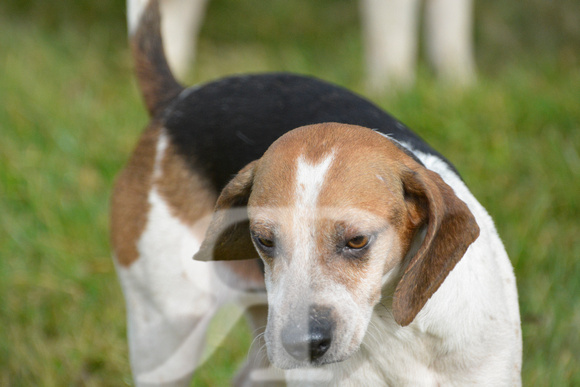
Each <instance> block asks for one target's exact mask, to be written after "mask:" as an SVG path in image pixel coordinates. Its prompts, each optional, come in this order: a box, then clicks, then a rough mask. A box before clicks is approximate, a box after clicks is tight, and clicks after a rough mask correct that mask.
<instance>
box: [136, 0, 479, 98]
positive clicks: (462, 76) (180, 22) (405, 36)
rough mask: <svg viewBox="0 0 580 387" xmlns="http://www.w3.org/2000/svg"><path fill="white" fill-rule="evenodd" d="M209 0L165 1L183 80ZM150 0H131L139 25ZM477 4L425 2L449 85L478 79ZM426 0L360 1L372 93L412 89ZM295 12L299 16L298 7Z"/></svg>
mask: <svg viewBox="0 0 580 387" xmlns="http://www.w3.org/2000/svg"><path fill="white" fill-rule="evenodd" d="M207 2H208V0H162V1H161V11H162V12H161V13H162V18H163V22H162V34H163V36H164V37H165V42H166V43H165V49H166V51H167V57H168V61H169V64H170V66H171V68H172V69H173V71H174V72H175V73H176V75H177V76H178V77H183V76H184V75H185V74H186V73H187V71H188V69H189V68H190V66H191V64H192V62H193V60H194V57H195V51H196V46H197V38H198V34H199V30H200V28H201V25H202V23H203V18H204V16H205V10H206V7H207ZM146 4H147V1H146V0H127V7H128V18H129V19H130V20H129V22H130V23H129V24H133V25H134V24H135V23H136V20H135V19H136V18H137V15H139V14H140V13H141V12H140V11H141V10H142V9H143V8H144V7H145V5H146ZM472 8H473V0H426V1H425V8H424V9H425V17H424V20H425V28H424V31H425V47H426V50H427V58H428V60H429V62H430V64H431V66H432V67H433V69H434V70H435V72H436V73H437V75H438V77H439V78H440V79H442V80H443V81H445V82H449V83H453V84H457V85H468V84H470V83H472V82H473V81H474V79H475V62H474V58H473V43H472V41H473V39H472V35H473V31H472V29H473V21H472V20H473V9H472ZM420 11H421V0H360V13H361V25H362V30H363V40H364V41H363V45H364V48H365V57H366V61H365V62H366V72H367V85H368V89H369V91H371V92H376V93H380V92H383V91H386V90H389V89H399V88H407V87H409V86H411V85H412V84H413V82H414V80H415V67H416V61H417V54H418V53H417V51H418V50H417V49H418V46H419V29H420V28H419V20H421V15H420ZM296 12H300V10H299V9H297V10H296Z"/></svg>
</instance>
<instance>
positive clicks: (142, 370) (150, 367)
mask: <svg viewBox="0 0 580 387" xmlns="http://www.w3.org/2000/svg"><path fill="white" fill-rule="evenodd" d="M149 204H150V211H149V213H148V216H147V218H148V222H147V225H146V227H145V230H144V232H143V234H142V235H141V237H140V239H139V241H138V243H137V248H138V251H139V259H138V260H136V261H135V262H133V263H132V264H131V265H130V266H128V267H125V266H121V265H118V266H117V271H118V275H119V278H120V280H121V285H122V287H123V291H124V295H125V299H126V305H127V314H128V333H129V350H130V356H131V368H132V371H133V377H134V379H135V382H136V385H137V386H182V385H188V383H189V380H190V378H191V376H192V374H193V371H194V370H195V369H196V368H197V367H198V366H199V364H200V361H201V356H202V353H203V351H204V344H205V334H206V330H207V328H208V325H209V323H210V321H211V319H212V317H213V315H214V314H215V312H216V311H217V310H218V309H219V308H220V306H221V305H223V303H224V302H225V301H226V300H227V297H229V294H230V291H229V290H228V289H227V288H225V289H224V286H223V285H222V284H221V282H220V281H219V279H217V276H216V275H215V272H214V267H213V264H212V263H206V262H196V261H193V260H192V256H193V254H194V253H195V252H196V251H197V250H198V249H199V245H200V243H201V239H202V238H203V236H202V235H195V233H194V232H193V231H192V228H191V227H188V226H186V225H185V224H183V223H182V222H181V221H180V220H179V219H177V218H175V217H174V216H173V214H172V212H171V209H170V208H169V207H168V205H167V204H166V202H165V201H164V199H163V198H162V197H161V196H160V195H159V194H158V193H157V190H156V188H153V189H152V191H151V192H150V194H149Z"/></svg>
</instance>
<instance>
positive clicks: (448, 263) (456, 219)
mask: <svg viewBox="0 0 580 387" xmlns="http://www.w3.org/2000/svg"><path fill="white" fill-rule="evenodd" d="M401 180H402V183H403V188H404V192H405V200H406V202H407V207H408V209H409V214H410V215H409V216H410V217H411V221H412V223H414V224H416V225H417V226H421V225H425V224H426V227H427V232H426V235H425V239H424V241H423V243H422V245H421V246H420V247H419V249H418V250H417V253H416V254H415V255H414V256H413V257H411V259H410V260H409V261H408V263H407V264H406V267H404V272H403V276H402V278H401V280H400V281H399V283H398V284H397V287H396V289H395V294H394V298H393V315H394V317H395V321H396V322H397V323H398V324H400V325H401V326H406V325H408V324H410V323H411V322H412V321H413V319H414V318H415V316H416V315H417V313H419V311H420V310H421V308H423V306H424V305H425V303H426V302H427V300H429V298H430V297H431V296H432V295H433V293H435V291H437V289H439V286H440V285H441V283H443V280H444V279H445V278H446V277H447V275H448V274H449V272H450V271H451V270H452V269H453V268H454V267H455V265H456V264H457V262H459V260H460V259H461V257H463V254H465V251H466V250H467V248H468V247H469V245H470V244H471V243H473V242H474V241H475V240H476V239H477V237H478V236H479V226H478V225H477V222H476V221H475V218H474V216H473V214H472V213H471V211H469V208H467V205H466V204H465V203H464V202H463V201H461V200H460V199H459V198H458V197H457V196H456V195H455V193H454V192H453V190H452V189H451V187H449V186H448V185H447V184H446V183H445V182H444V181H443V180H442V179H441V177H440V176H439V175H438V174H436V173H434V172H432V171H429V170H427V169H426V168H423V167H420V168H417V169H410V168H407V167H405V168H403V170H402V172H401ZM417 229H419V227H417Z"/></svg>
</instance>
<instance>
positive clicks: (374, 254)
mask: <svg viewBox="0 0 580 387" xmlns="http://www.w3.org/2000/svg"><path fill="white" fill-rule="evenodd" d="M478 235H479V228H478V226H477V224H476V222H475V219H474V217H473V215H472V214H471V212H470V211H469V209H468V208H467V206H466V205H465V204H464V203H463V202H462V201H461V200H460V199H459V198H457V196H456V195H455V194H454V192H453V190H452V189H451V188H450V187H449V186H448V185H447V184H445V183H444V182H443V180H442V179H441V178H440V176H439V175H437V174H436V173H434V172H432V171H429V170H428V169H426V168H425V167H424V166H422V165H421V164H420V163H419V162H418V161H417V160H416V159H414V158H413V157H412V156H411V155H410V154H409V153H408V152H406V151H405V150H404V149H402V148H401V146H400V145H398V144H397V143H395V142H393V141H391V140H390V139H388V138H386V137H384V136H382V135H381V134H379V133H376V132H374V131H372V130H370V129H365V128H361V127H356V126H351V125H343V124H319V125H312V126H306V127H302V128H298V129H295V130H293V131H291V132H289V133H287V134H286V135H284V136H282V137H281V138H280V139H279V140H277V141H276V142H275V143H274V144H272V146H271V147H270V148H269V149H268V151H267V152H266V153H265V154H264V156H263V157H262V158H261V159H259V160H256V161H254V162H252V163H250V164H249V165H248V166H246V167H245V168H244V169H243V170H242V171H240V172H239V174H238V175H237V176H236V177H235V178H234V179H233V180H232V181H231V182H230V183H229V184H228V185H227V186H226V187H225V188H224V190H223V191H222V193H221V195H220V197H219V199H218V202H217V206H216V212H215V213H214V216H213V219H212V222H211V224H210V226H209V229H208V232H207V234H206V240H205V241H204V243H203V244H202V247H201V249H200V251H199V252H198V254H197V255H196V257H195V258H196V259H198V260H206V261H207V260H240V259H250V258H256V257H257V256H259V257H260V258H261V259H262V260H263V262H264V266H265V280H266V289H267V293H268V307H269V312H268V324H267V328H266V336H265V337H266V344H267V348H268V356H269V358H270V360H271V361H272V363H273V364H274V365H276V366H278V367H280V368H295V367H302V366H307V365H321V364H327V363H333V362H339V361H343V360H345V359H347V358H348V357H350V356H351V355H352V354H353V353H354V352H355V351H356V350H357V349H358V348H359V346H360V344H361V342H362V340H363V338H364V336H365V333H366V330H367V326H368V324H369V321H370V318H371V315H372V312H373V309H374V307H375V306H376V305H377V304H378V303H379V302H380V301H381V297H382V296H383V295H382V290H383V288H384V285H385V282H389V281H390V282H392V288H393V289H395V290H394V292H393V293H391V294H389V295H388V296H389V297H388V299H389V300H388V307H389V308H391V309H392V313H393V317H394V319H395V320H396V322H397V323H399V324H400V325H402V326H405V325H408V324H409V323H411V322H412V321H413V319H414V318H415V316H416V315H417V313H418V312H419V311H420V310H421V308H422V307H423V306H424V305H425V303H426V302H427V300H428V299H429V298H430V297H431V296H432V295H433V293H434V292H435V291H436V290H437V289H438V288H439V286H440V285H441V283H442V282H443V280H444V279H445V277H446V276H447V274H448V273H449V272H450V271H451V270H452V269H453V267H454V266H455V264H456V263H457V262H458V261H459V259H460V258H461V257H462V256H463V254H464V253H465V251H466V249H467V248H468V246H469V245H470V244H471V243H472V242H473V241H474V240H475V239H476V238H477V236H478ZM391 301H392V302H391Z"/></svg>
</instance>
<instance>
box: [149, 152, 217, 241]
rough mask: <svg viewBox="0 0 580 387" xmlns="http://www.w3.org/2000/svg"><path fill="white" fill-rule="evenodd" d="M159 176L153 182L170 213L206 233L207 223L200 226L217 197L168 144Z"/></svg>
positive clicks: (203, 179)
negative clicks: (167, 205)
mask: <svg viewBox="0 0 580 387" xmlns="http://www.w3.org/2000/svg"><path fill="white" fill-rule="evenodd" d="M161 168H162V173H161V176H160V177H159V178H158V179H157V180H156V181H155V185H156V186H157V189H158V190H159V193H160V194H161V196H162V197H163V198H164V199H165V200H166V201H167V203H168V204H169V207H170V208H171V213H172V214H173V216H175V217H176V218H178V219H180V220H181V221H182V222H183V223H184V224H186V225H188V226H190V227H195V226H196V225H197V227H195V228H197V229H199V231H201V234H202V235H203V233H204V232H205V228H206V227H207V224H206V223H207V222H203V223H204V224H199V223H200V221H201V220H202V218H203V217H205V216H207V215H209V214H210V213H211V209H212V208H213V207H214V205H215V202H216V199H217V194H216V192H215V190H214V189H213V188H211V187H210V185H209V183H208V182H207V181H206V179H205V178H204V177H203V176H200V175H199V174H198V173H197V172H196V171H194V170H193V169H192V168H190V167H188V166H187V165H186V164H185V161H184V160H183V157H182V156H181V155H179V154H178V153H177V151H176V149H175V146H174V145H173V144H171V142H169V144H168V145H167V148H166V149H165V154H164V157H163V161H162V162H161Z"/></svg>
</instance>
